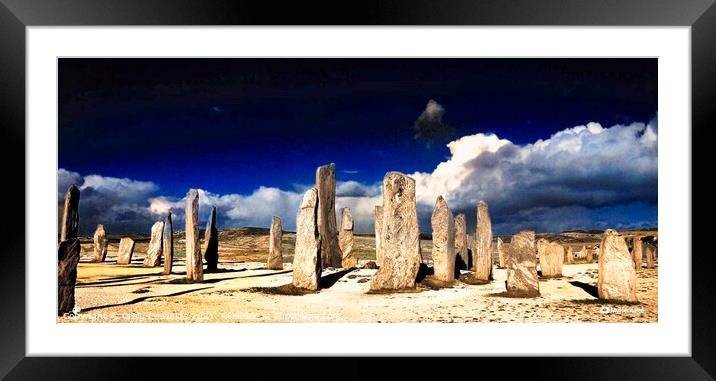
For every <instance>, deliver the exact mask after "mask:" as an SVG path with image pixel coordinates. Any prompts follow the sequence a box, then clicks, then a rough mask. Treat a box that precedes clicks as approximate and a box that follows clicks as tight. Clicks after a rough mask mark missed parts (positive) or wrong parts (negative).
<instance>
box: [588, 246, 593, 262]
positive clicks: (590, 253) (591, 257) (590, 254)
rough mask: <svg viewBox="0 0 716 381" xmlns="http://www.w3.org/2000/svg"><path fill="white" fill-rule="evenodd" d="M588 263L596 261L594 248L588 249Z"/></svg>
mask: <svg viewBox="0 0 716 381" xmlns="http://www.w3.org/2000/svg"><path fill="white" fill-rule="evenodd" d="M586 259H587V263H592V262H594V250H590V249H587V258H586Z"/></svg>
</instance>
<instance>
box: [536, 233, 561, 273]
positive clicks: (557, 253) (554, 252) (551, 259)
mask: <svg viewBox="0 0 716 381" xmlns="http://www.w3.org/2000/svg"><path fill="white" fill-rule="evenodd" d="M537 256H538V257H539V266H540V270H542V277H543V278H559V277H561V276H562V265H563V264H564V248H563V247H562V245H560V244H558V243H556V242H549V241H547V240H546V239H540V240H539V241H537Z"/></svg>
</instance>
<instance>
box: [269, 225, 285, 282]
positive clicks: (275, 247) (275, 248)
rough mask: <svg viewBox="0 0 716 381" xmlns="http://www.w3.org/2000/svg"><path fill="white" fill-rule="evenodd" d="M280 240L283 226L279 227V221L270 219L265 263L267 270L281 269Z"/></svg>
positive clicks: (281, 253)
mask: <svg viewBox="0 0 716 381" xmlns="http://www.w3.org/2000/svg"><path fill="white" fill-rule="evenodd" d="M282 238H283V226H281V219H280V218H278V217H276V216H273V218H271V229H269V254H268V260H267V261H266V268H267V269H269V270H281V269H283V251H282V248H281V239H282Z"/></svg>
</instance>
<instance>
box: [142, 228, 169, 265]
mask: <svg viewBox="0 0 716 381" xmlns="http://www.w3.org/2000/svg"><path fill="white" fill-rule="evenodd" d="M163 235H164V221H157V222H155V223H154V225H152V235H151V238H150V239H149V247H148V248H147V257H146V258H144V263H143V265H144V267H157V266H159V265H160V264H161V261H162V245H163V244H164V239H163V238H164V237H163Z"/></svg>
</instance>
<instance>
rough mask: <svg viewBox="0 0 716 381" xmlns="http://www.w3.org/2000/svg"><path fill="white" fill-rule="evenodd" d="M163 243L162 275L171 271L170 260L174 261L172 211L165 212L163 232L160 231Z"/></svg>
mask: <svg viewBox="0 0 716 381" xmlns="http://www.w3.org/2000/svg"><path fill="white" fill-rule="evenodd" d="M162 237H163V239H164V243H163V244H162V256H163V257H164V271H163V272H162V274H163V275H169V274H171V273H172V262H173V261H174V227H173V226H172V213H171V212H169V214H167V218H166V219H165V220H164V232H163V233H162Z"/></svg>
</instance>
